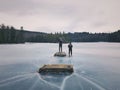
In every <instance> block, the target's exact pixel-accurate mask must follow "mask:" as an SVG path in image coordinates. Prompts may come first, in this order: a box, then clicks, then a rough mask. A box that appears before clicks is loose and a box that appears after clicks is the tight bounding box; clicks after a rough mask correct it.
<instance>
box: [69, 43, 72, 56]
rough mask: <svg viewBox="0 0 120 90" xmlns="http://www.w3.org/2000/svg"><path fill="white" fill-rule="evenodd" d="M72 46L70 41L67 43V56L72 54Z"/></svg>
mask: <svg viewBox="0 0 120 90" xmlns="http://www.w3.org/2000/svg"><path fill="white" fill-rule="evenodd" d="M72 47H73V45H72V44H71V42H70V43H69V44H68V49H69V52H68V53H69V56H72Z"/></svg>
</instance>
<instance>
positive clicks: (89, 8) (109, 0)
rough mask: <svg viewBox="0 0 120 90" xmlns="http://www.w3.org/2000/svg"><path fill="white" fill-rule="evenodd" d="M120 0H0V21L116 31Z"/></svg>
mask: <svg viewBox="0 0 120 90" xmlns="http://www.w3.org/2000/svg"><path fill="white" fill-rule="evenodd" d="M119 3H120V1H119V0H54V1H52V0H0V17H1V18H0V23H6V24H12V25H13V26H17V27H18V26H21V25H22V26H24V27H25V28H26V29H29V30H37V31H47V32H57V31H66V32H69V31H72V32H74V31H90V32H94V31H95V32H100V31H107V30H109V31H112V30H116V29H117V28H119V23H120V17H119V16H120V11H119V8H120V5H119Z"/></svg>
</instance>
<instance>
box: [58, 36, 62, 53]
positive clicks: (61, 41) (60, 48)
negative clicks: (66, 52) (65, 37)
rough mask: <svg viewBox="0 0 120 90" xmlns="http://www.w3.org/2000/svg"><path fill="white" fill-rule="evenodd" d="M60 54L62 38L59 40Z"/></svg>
mask: <svg viewBox="0 0 120 90" xmlns="http://www.w3.org/2000/svg"><path fill="white" fill-rule="evenodd" d="M59 52H62V38H59Z"/></svg>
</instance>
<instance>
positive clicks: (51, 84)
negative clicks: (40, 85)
mask: <svg viewBox="0 0 120 90" xmlns="http://www.w3.org/2000/svg"><path fill="white" fill-rule="evenodd" d="M37 76H38V78H39V79H40V80H41V81H43V82H44V83H46V84H48V85H50V86H53V87H56V88H60V87H59V86H57V85H55V84H53V83H50V82H47V81H46V80H44V79H42V78H41V77H40V75H39V74H37Z"/></svg>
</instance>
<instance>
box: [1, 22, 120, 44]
mask: <svg viewBox="0 0 120 90" xmlns="http://www.w3.org/2000/svg"><path fill="white" fill-rule="evenodd" d="M60 37H61V38H62V39H63V42H64V43H67V42H70V41H71V42H120V30H118V31H115V32H112V33H89V32H74V33H70V32H69V33H64V32H63V33H61V32H60V33H54V34H53V33H45V32H33V31H27V30H23V27H21V28H20V29H15V28H14V27H13V26H6V25H4V24H1V25H0V44H2V43H25V42H50V43H56V42H58V39H59V38H60Z"/></svg>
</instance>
